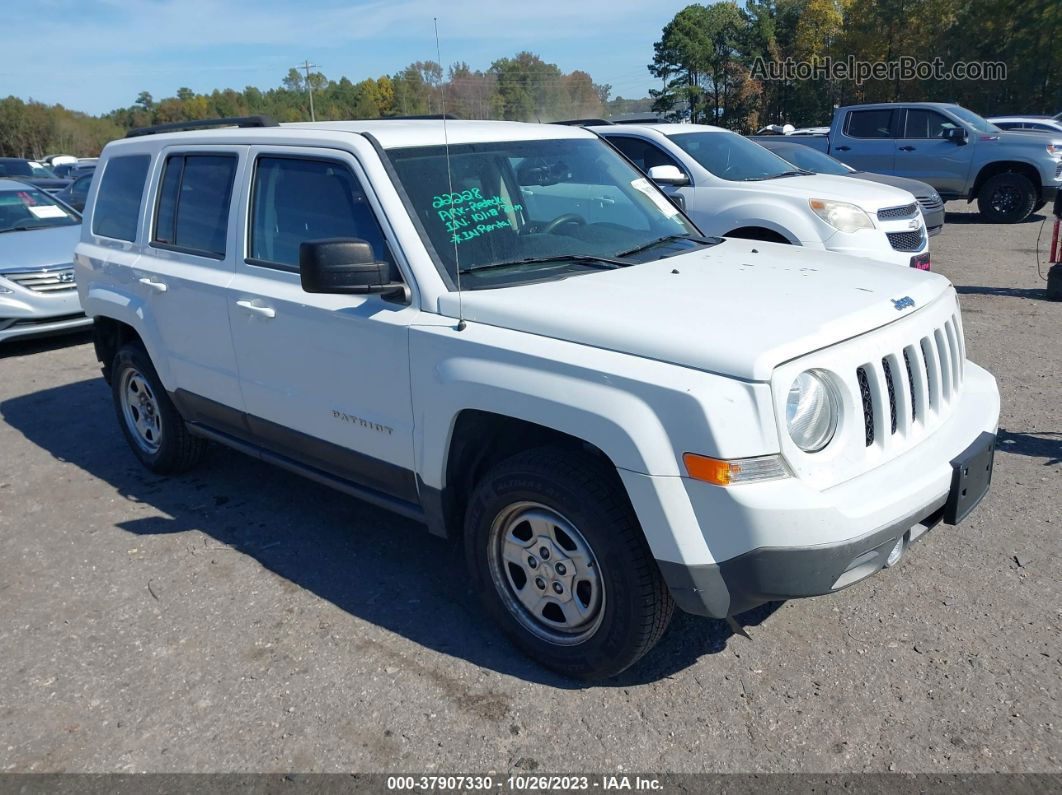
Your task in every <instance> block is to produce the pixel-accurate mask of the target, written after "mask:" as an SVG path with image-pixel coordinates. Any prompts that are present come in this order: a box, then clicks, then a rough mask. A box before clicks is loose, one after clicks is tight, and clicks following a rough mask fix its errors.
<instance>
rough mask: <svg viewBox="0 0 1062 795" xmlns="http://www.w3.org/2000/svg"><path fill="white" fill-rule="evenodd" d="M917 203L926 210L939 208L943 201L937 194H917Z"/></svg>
mask: <svg viewBox="0 0 1062 795" xmlns="http://www.w3.org/2000/svg"><path fill="white" fill-rule="evenodd" d="M918 203H919V204H921V205H922V206H923V207H924V208H925V209H927V210H939V209H940V208H941V207H943V206H944V201H943V200H942V199H941V198H940V197H939V196H937V197H935V198H934V197H932V196H919V197H918Z"/></svg>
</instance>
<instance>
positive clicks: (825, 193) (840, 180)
mask: <svg viewBox="0 0 1062 795" xmlns="http://www.w3.org/2000/svg"><path fill="white" fill-rule="evenodd" d="M740 185H745V186H748V187H749V188H750V189H753V190H756V191H759V192H762V191H763V190H765V189H767V190H769V191H770V192H771V193H774V194H777V195H781V196H792V197H794V198H798V199H803V200H805V201H806V200H808V199H834V200H836V201H842V202H850V203H852V204H856V205H858V206H859V207H861V208H862V209H864V210H866V211H868V212H870V213H871V214H873V213H876V212H877V211H878V210H880V209H882V208H883V207H902V206H904V205H906V204H913V203H914V202H915V197H914V195H913V194H911V193H910V192H908V191H906V190H903V189H902V188H894V187H893V186H891V185H882V184H881V183H878V182H867V181H866V180H855V179H852V178H851V177H845V176H841V175H839V174H808V175H807V176H803V177H779V178H778V179H769V180H764V181H762V182H745V183H741V182H736V183H733V184H732V185H730V186H728V187H734V186H740Z"/></svg>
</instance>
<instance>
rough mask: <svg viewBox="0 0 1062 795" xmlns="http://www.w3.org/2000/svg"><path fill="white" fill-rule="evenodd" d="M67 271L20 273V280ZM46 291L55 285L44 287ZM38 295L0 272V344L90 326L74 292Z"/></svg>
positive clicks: (51, 292)
mask: <svg viewBox="0 0 1062 795" xmlns="http://www.w3.org/2000/svg"><path fill="white" fill-rule="evenodd" d="M68 269H69V266H67V267H59V268H42V269H40V270H39V271H33V272H32V273H31V272H29V271H21V272H19V275H20V276H23V277H25V276H27V275H33V276H36V275H39V276H40V277H41V278H47V277H49V276H50V275H52V274H54V273H57V272H59V271H63V270H68ZM47 286H48V287H49V288H50V287H53V286H54V285H51V284H49V285H47ZM63 288H64V289H60V290H48V291H41V290H37V289H32V288H29V287H26V286H24V285H23V284H22V283H19V282H18V281H16V280H15V279H14V278H12V277H10V276H9V277H8V278H5V277H4V273H2V272H0V343H2V342H4V341H5V340H11V339H21V338H24V337H39V336H47V335H50V334H62V333H66V332H70V331H76V330H78V329H83V328H88V327H89V326H91V325H92V318H89V317H85V313H84V311H83V310H82V308H81V302H80V300H79V299H78V294H77V290H76V289H75V287H74V286H73V285H72V284H71V286H70V287H69V288H67V287H66V285H65V284H64V285H63Z"/></svg>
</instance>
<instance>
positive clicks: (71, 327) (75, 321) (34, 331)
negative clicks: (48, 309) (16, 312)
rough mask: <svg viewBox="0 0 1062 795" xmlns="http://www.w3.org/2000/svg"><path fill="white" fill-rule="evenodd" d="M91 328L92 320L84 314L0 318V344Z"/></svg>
mask: <svg viewBox="0 0 1062 795" xmlns="http://www.w3.org/2000/svg"><path fill="white" fill-rule="evenodd" d="M91 326H92V318H90V317H86V316H85V313H84V312H79V313H77V314H72V315H60V316H59V317H43V318H42V317H34V318H29V319H20V320H14V319H11V318H0V343H2V342H5V341H6V340H14V339H26V338H30V337H47V336H51V335H53V334H67V333H70V332H73V331H78V330H80V329H87V328H89V327H91Z"/></svg>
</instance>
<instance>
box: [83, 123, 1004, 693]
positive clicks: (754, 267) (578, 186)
mask: <svg viewBox="0 0 1062 795" xmlns="http://www.w3.org/2000/svg"><path fill="white" fill-rule="evenodd" d="M227 121H228V122H229V123H230V125H231V124H236V125H238V126H229V127H227V128H225V129H202V130H194V131H182V132H170V131H167V130H165V129H159V128H150V129H148V130H144V131H137V133H136V134H134V135H133V136H132V137H129V138H127V139H125V140H121V141H116V142H113V143H111V144H109V145H108V146H107V147H106V149H105V151H104V153H103V156H102V159H101V161H100V171H101V174H100V176H99V177H98V178H97V179H96V180H95V181H94V182H93V186H92V189H91V190H90V193H89V196H88V203H87V205H86V214H85V223H84V227H83V235H82V239H81V242H80V244H79V245H78V247H77V252H76V268H77V284H78V290H79V292H80V297H81V300H82V303H83V305H84V307H85V309H86V311H87V312H88V313H89V314H90V315H91V316H93V317H94V318H95V328H96V351H97V355H98V357H99V359H100V361H101V362H102V364H103V372H104V376H105V378H106V379H107V380H108V381H109V383H110V385H111V388H112V390H113V397H114V403H115V408H116V413H117V418H118V423H119V426H120V428H121V430H122V432H123V433H124V435H125V436H126V438H127V440H128V441H129V444H130V447H131V449H132V451H133V453H134V454H135V455H136V456H137V457H138V458H139V459H140V461H141V462H142V463H143V464H144V465H145V466H147V467H148V468H150V469H152V470H153V471H156V472H160V473H169V472H179V471H181V470H184V469H187V468H188V467H190V466H192V465H193V464H195V463H196V461H197V460H198V459H199V458H200V456H201V455H202V453H203V451H204V448H205V446H206V444H207V442H208V440H209V441H213V442H217V443H221V444H224V445H228V446H231V447H233V448H236V449H237V450H242V451H245V452H247V453H249V454H251V455H253V456H256V457H258V458H261V459H264V460H266V461H271V462H274V463H276V464H278V465H280V466H282V467H286V468H287V469H289V470H292V471H294V472H298V473H301V474H303V475H306V476H308V477H310V478H313V479H315V480H317V481H320V482H323V483H326V484H329V485H331V486H334V487H336V488H337V489H340V490H342V491H344V492H347V493H349V494H352V495H354V496H356V497H359V498H361V499H364V500H366V501H369V502H372V503H375V504H377V505H382V506H385V507H387V508H390V509H393V510H395V511H397V512H399V513H401V514H404V515H405V516H409V517H414V518H416V519H419V520H421V521H423V522H424V523H425V524H426V525H427V527H428V529H429V530H430V531H431V532H432V533H435V534H437V535H440V536H444V537H447V538H450V539H454V540H455V541H457V542H459V543H462V544H463V545H464V549H465V551H466V558H467V564H468V576H469V579H470V582H471V583H473V584H474V586H475V588H476V589H477V590H478V591H479V593H480V594H481V595H482V598H483V604H484V605H485V608H486V610H487V611H488V612H489V613H490V614H491V615H492V616H493V617H494V618H495V619H496V620H497V621H498V622H499V623H500V625H501V626H502V628H503V629H504V630H505V631H506V632H507V633H508V635H509V636H510V637H511V638H512V639H513V640H514V642H515V643H516V644H517V645H518V646H519V647H520V648H522V649H523V650H525V651H526V652H527V653H529V654H530V655H532V656H533V657H535V658H536V659H537V660H539V661H541V662H542V663H543V664H544V665H547V666H549V667H552V668H554V669H556V670H558V671H561V672H564V673H565V674H568V675H571V676H575V677H582V678H600V677H607V676H611V675H614V674H616V673H618V672H619V671H622V670H623V669H625V668H626V667H628V666H629V665H631V664H632V663H634V662H635V661H636V660H638V659H639V658H640V657H641V656H642V655H643V654H644V653H645V652H646V651H648V650H649V649H650V648H651V647H652V646H653V644H654V643H655V642H656V641H657V640H658V639H659V637H660V636H661V634H662V633H663V631H664V630H665V628H666V626H667V624H668V621H669V619H670V617H671V613H672V610H673V607H674V605H675V604H676V603H677V604H678V605H679V606H680V607H681V608H683V609H684V610H687V611H690V612H693V613H697V614H700V615H705V616H715V617H719V618H727V619H730V620H733V619H732V617H733V616H734V615H735V614H737V613H740V612H742V611H744V610H747V609H749V608H751V607H753V606H755V605H758V604H761V603H763V602H766V601H769V600H778V599H788V598H791V597H800V596H811V595H816V594H826V593H830V592H832V591H836V590H838V589H840V588H844V587H846V586H848V585H851V584H852V583H855V582H857V581H859V580H861V579H863V578H865V577H868V576H870V575H872V574H874V573H875V572H877V571H879V570H881V569H882V568H883V567H885V566H888V565H891V564H893V563H895V562H896V560H898V559H899V558H900V556H901V555H902V554H903V552H904V551H905V549H906V548H907V546H908V545H909V544H910V542H911V541H913V540H914V539H916V538H917V537H918V536H919V535H921V534H922V533H924V532H926V530H927V529H929V528H931V527H933V526H934V525H936V524H937V523H938V522H940V521H943V522H945V523H949V524H955V523H958V522H959V521H961V520H962V519H963V518H964V517H965V516H966V514H967V513H968V512H969V511H970V510H971V509H972V508H973V507H974V506H975V505H976V504H977V503H978V501H979V500H980V499H981V497H982V496H983V495H984V494H985V493H986V491H987V489H988V485H989V480H990V475H991V469H992V460H993V449H994V438H995V437H994V434H995V431H996V426H997V419H998V414H999V395H998V392H997V389H996V384H995V381H994V379H993V378H992V376H991V375H989V374H988V373H987V372H985V371H984V370H982V369H981V368H979V367H977V366H976V365H974V364H972V363H971V362H969V361H967V359H966V349H965V345H964V342H963V331H962V321H961V319H960V314H959V306H958V303H957V300H956V294H955V290H954V289H953V288H952V286H951V285H950V284H949V282H948V281H947V280H946V279H945V278H943V277H942V276H938V275H935V274H929V273H923V272H921V271H918V270H913V269H908V268H903V269H901V268H896V267H894V266H889V265H885V264H880V263H876V262H873V261H870V260H867V259H864V258H859V257H848V256H842V255H838V254H830V253H828V252H823V251H814V250H809V249H801V248H794V247H791V246H783V245H775V244H769V243H762V242H754V241H747V240H723V239H720V238H709V237H704V236H702V235H701V234H700V233H699V231H698V230H697V229H696V228H695V226H694V225H693V224H692V223H691V222H690V221H689V220H688V219H687V218H686V217H685V216H684V215H683V214H682V213H681V212H680V211H679V210H678V209H677V208H676V207H675V206H674V205H673V204H672V203H671V202H670V201H669V200H668V199H667V198H666V197H665V196H664V195H663V194H662V193H660V192H659V191H658V189H657V188H656V187H655V186H654V185H652V184H651V183H650V182H649V181H648V180H647V179H646V178H645V177H644V176H643V175H642V174H641V173H639V172H638V171H637V170H636V169H635V168H634V167H633V166H631V165H630V164H629V163H628V162H627V161H626V160H625V159H624V158H622V157H621V156H620V155H619V154H618V153H617V152H615V151H614V150H613V149H612V148H610V147H609V146H608V145H607V144H605V143H604V142H603V141H601V140H600V139H599V138H597V137H596V136H594V135H593V134H592V133H590V132H587V131H586V130H582V129H577V128H570V127H558V126H552V125H528V124H517V123H507V122H449V123H448V124H447V125H446V126H444V124H443V123H442V122H440V121H406V120H390V121H364V122H319V123H316V124H292V125H281V126H277V125H275V124H274V123H271V122H270V121H269V120H266V119H262V118H252V119H246V120H227ZM195 124H196V125H197V126H198V125H202V124H204V123H202V122H199V123H195ZM362 576H372V575H371V572H368V571H366V572H364V573H363V575H362ZM410 576H415V574H413V573H411V574H410Z"/></svg>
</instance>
